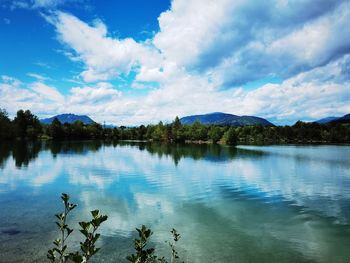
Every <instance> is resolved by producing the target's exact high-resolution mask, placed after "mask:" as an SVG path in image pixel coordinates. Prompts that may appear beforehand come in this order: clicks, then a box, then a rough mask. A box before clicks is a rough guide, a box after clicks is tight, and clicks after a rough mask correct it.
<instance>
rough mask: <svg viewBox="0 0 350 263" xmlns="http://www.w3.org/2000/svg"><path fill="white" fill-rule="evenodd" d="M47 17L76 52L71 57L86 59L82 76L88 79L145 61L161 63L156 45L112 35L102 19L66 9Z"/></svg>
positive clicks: (117, 72)
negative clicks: (87, 20)
mask: <svg viewBox="0 0 350 263" xmlns="http://www.w3.org/2000/svg"><path fill="white" fill-rule="evenodd" d="M46 19H47V20H48V21H49V22H50V23H52V24H54V25H55V27H56V31H57V34H58V38H59V40H60V41H61V42H62V43H63V44H65V45H67V46H68V47H69V48H71V49H72V50H73V51H74V52H75V53H74V55H73V56H70V58H71V59H73V60H79V61H82V62H84V65H85V67H86V69H85V70H84V71H83V72H82V73H81V76H82V77H83V79H84V80H85V81H87V82H94V81H99V80H109V79H113V78H116V77H118V76H119V75H121V74H128V73H130V71H131V70H132V69H133V68H135V67H137V66H138V65H141V64H142V65H143V67H145V66H146V67H151V68H155V67H157V66H159V62H160V58H159V53H158V52H157V51H156V50H155V49H152V48H151V47H149V46H148V45H147V44H146V43H143V44H140V43H137V42H136V41H135V40H133V39H132V38H126V39H121V40H119V39H114V38H111V37H109V36H108V35H107V27H106V25H105V24H104V23H103V22H102V21H100V20H95V21H93V23H92V24H91V25H89V24H86V23H84V22H83V21H81V20H79V19H78V18H77V17H75V16H73V15H70V14H67V13H63V12H56V13H55V15H54V16H46Z"/></svg>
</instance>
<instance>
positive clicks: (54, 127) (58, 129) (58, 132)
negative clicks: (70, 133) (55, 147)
mask: <svg viewBox="0 0 350 263" xmlns="http://www.w3.org/2000/svg"><path fill="white" fill-rule="evenodd" d="M48 131H49V135H50V136H51V137H52V138H54V139H60V138H63V136H64V132H63V127H62V124H61V122H60V121H59V120H58V119H57V118H54V119H53V121H52V123H51V124H50V126H49V129H48Z"/></svg>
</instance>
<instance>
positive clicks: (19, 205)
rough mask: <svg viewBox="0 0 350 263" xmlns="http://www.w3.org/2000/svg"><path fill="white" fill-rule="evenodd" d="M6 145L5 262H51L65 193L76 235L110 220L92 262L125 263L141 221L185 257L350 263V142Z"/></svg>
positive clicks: (1, 240)
mask: <svg viewBox="0 0 350 263" xmlns="http://www.w3.org/2000/svg"><path fill="white" fill-rule="evenodd" d="M0 146H1V147H0V210H1V213H0V222H1V226H0V233H1V235H0V254H1V258H0V262H43V261H45V257H46V251H47V249H48V248H50V247H51V242H52V240H54V239H55V238H56V236H57V232H56V229H55V225H54V220H55V219H54V217H53V215H54V214H55V213H56V212H58V211H60V210H61V203H60V201H59V196H60V194H61V193H62V192H66V193H69V194H70V195H71V197H72V201H73V202H76V203H77V204H78V209H77V210H76V211H75V212H74V213H73V214H72V217H71V221H70V224H71V226H73V227H75V228H76V229H77V228H78V226H77V222H78V220H82V219H88V218H89V211H90V210H92V209H95V208H99V209H100V210H102V212H104V213H106V214H108V216H109V219H108V221H107V222H106V223H105V225H104V226H103V228H102V229H101V232H102V237H101V241H100V243H99V245H100V246H102V250H101V252H100V253H99V254H98V255H96V257H95V260H94V262H117V261H118V262H126V260H125V256H126V255H127V254H129V253H131V252H132V250H131V247H132V239H133V238H134V233H135V231H134V229H135V227H138V226H140V225H141V224H146V225H148V226H150V227H151V228H152V230H153V231H154V235H153V237H152V240H153V244H154V245H155V246H156V247H157V248H158V249H159V251H160V252H161V253H163V254H165V255H168V254H169V253H170V252H169V249H168V248H167V247H166V246H165V244H164V241H165V240H169V239H170V233H169V230H170V229H171V228H172V227H174V228H176V229H177V230H178V231H179V232H180V233H181V234H182V239H181V240H180V242H179V244H178V248H179V253H180V256H181V257H182V259H183V260H185V261H186V262H350V147H349V146H239V147H237V148H236V149H235V148H232V147H223V146H210V145H157V144H140V143H139V144H137V143H133V144H131V143H123V144H112V143H109V144H106V143H105V144H103V143H101V142H70V143H34V144H33V143H20V142H18V143H15V144H14V145H7V144H2V145H0ZM77 232H78V231H76V234H75V235H74V236H73V237H72V240H73V241H77V240H80V236H79V233H77Z"/></svg>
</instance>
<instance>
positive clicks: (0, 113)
mask: <svg viewBox="0 0 350 263" xmlns="http://www.w3.org/2000/svg"><path fill="white" fill-rule="evenodd" d="M12 137H13V133H12V126H11V120H10V119H9V117H8V114H7V112H6V110H5V109H0V140H2V139H9V138H12Z"/></svg>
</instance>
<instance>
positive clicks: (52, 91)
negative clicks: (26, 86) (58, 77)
mask: <svg viewBox="0 0 350 263" xmlns="http://www.w3.org/2000/svg"><path fill="white" fill-rule="evenodd" d="M30 88H31V89H32V90H33V91H35V92H36V93H37V94H39V95H40V96H42V97H43V98H44V99H48V100H51V101H54V102H62V101H63V100H64V97H63V96H62V94H61V93H60V92H59V91H58V90H57V89H56V88H55V87H50V86H48V85H46V84H44V83H42V82H34V83H32V84H31V85H30Z"/></svg>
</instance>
